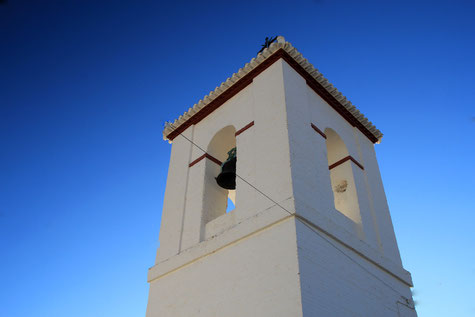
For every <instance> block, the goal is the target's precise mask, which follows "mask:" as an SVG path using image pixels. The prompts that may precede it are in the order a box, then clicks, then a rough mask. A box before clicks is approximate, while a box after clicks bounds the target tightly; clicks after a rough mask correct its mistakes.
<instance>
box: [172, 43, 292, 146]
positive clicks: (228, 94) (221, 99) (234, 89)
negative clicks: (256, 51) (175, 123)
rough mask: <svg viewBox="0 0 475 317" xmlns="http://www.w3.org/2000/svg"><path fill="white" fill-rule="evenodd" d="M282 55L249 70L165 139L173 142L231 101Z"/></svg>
mask: <svg viewBox="0 0 475 317" xmlns="http://www.w3.org/2000/svg"><path fill="white" fill-rule="evenodd" d="M283 54H287V53H285V51H284V50H282V49H280V50H278V51H277V52H275V53H274V54H272V55H271V56H269V57H268V58H267V59H266V60H265V61H263V62H262V63H261V64H259V65H258V66H257V67H256V68H254V69H253V70H251V71H250V72H249V73H247V74H246V75H245V76H244V77H242V78H241V79H239V80H238V81H237V82H236V83H234V85H232V86H231V87H230V88H229V89H228V90H226V91H225V92H223V93H222V94H221V95H220V96H218V97H217V98H216V99H214V100H213V101H211V102H210V103H209V104H208V105H207V106H206V107H203V108H202V109H201V110H200V111H198V112H197V113H196V114H195V115H194V116H193V117H191V118H190V119H188V120H187V121H186V122H184V123H183V124H182V125H180V126H179V127H178V128H176V129H175V130H173V131H172V132H170V134H168V135H167V138H168V139H169V140H173V139H174V138H176V137H177V136H178V135H180V134H181V133H182V132H183V131H185V130H186V129H187V128H188V127H189V126H191V125H193V124H197V123H198V122H200V121H201V120H203V119H204V118H205V117H206V116H207V115H209V114H210V113H211V112H213V111H214V110H216V109H217V108H218V107H220V106H221V105H222V104H224V103H225V102H226V101H228V100H229V99H231V98H232V97H233V96H234V95H236V94H237V93H238V92H240V91H241V90H243V89H244V88H246V87H247V86H248V85H249V84H250V83H252V80H253V79H254V77H256V76H257V75H259V74H260V73H262V72H263V71H264V70H266V69H267V68H268V67H269V66H271V65H272V64H274V62H276V61H278V60H279V59H280V58H281V57H282V55H283Z"/></svg>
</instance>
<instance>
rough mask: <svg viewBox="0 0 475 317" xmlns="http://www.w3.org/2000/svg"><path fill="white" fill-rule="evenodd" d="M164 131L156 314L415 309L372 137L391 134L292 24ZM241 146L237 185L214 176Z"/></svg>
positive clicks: (234, 316) (154, 276)
mask: <svg viewBox="0 0 475 317" xmlns="http://www.w3.org/2000/svg"><path fill="white" fill-rule="evenodd" d="M163 135H164V138H165V139H166V140H168V141H170V142H172V150H171V157H170V166H169V170H168V179H167V186H166V191H165V199H164V205H163V212H162V222H161V229H160V247H159V249H158V252H157V257H156V263H155V265H154V266H153V267H151V268H150V269H149V272H148V282H149V283H150V293H149V299H148V305H147V317H168V316H177V317H191V316H193V317H198V316H203V317H211V316H213V317H242V316H259V317H267V316H268V317H291V316H292V317H299V316H303V317H313V316H325V317H331V316H335V317H337V316H338V317H342V316H362V317H368V316H375V317H376V316H377V317H380V316H393V317H402V316H404V317H406V316H407V317H409V316H416V312H415V309H414V303H413V300H412V295H411V290H410V287H412V280H411V275H410V273H409V272H407V271H406V270H404V268H403V267H402V263H401V258H400V255H399V250H398V246H397V242H396V238H395V235H394V230H393V225H392V222H391V217H390V214H389V209H388V205H387V202H386V197H385V193H384V189H383V184H382V181H381V176H380V172H379V168H378V163H377V160H376V155H375V151H374V143H379V141H380V140H381V137H382V134H381V132H380V131H379V130H378V129H376V128H375V126H374V125H373V124H372V123H371V122H369V121H368V120H367V119H366V118H365V117H364V116H363V115H362V114H361V113H360V112H359V111H358V110H357V109H356V108H355V107H354V106H353V105H352V104H351V102H350V101H348V100H347V99H346V98H345V97H344V96H343V95H342V94H341V93H340V92H339V91H338V90H337V89H336V88H335V87H334V86H333V85H332V84H330V83H329V82H328V80H327V79H325V78H324V77H323V75H322V74H321V73H320V72H319V71H318V70H317V69H315V68H314V67H313V66H312V65H311V64H310V63H309V62H308V61H307V60H306V59H305V58H303V57H302V55H301V54H300V53H299V52H298V51H297V50H296V49H295V48H294V47H293V46H292V45H291V44H290V43H289V42H286V41H285V40H284V38H283V37H278V38H277V41H276V42H274V43H272V44H271V45H270V46H269V47H268V48H266V49H264V50H263V51H262V52H260V53H259V54H258V55H257V57H256V58H253V59H252V60H251V61H250V62H249V63H248V64H246V65H245V66H244V67H243V68H241V69H240V70H239V71H238V72H237V73H235V74H233V75H232V76H231V77H230V78H228V79H227V80H226V81H225V82H223V83H222V84H221V85H220V86H219V87H217V88H216V89H215V90H214V91H212V92H210V94H209V95H207V96H205V97H204V98H203V99H202V100H200V101H199V102H198V103H197V104H195V105H194V106H193V107H192V108H190V109H189V110H188V111H187V112H186V113H184V114H183V115H182V116H180V117H179V118H178V119H177V120H175V121H174V122H173V123H167V124H166V126H165V129H164V132H163ZM232 149H235V155H236V158H237V159H236V160H235V163H236V165H235V171H236V176H235V189H232V188H231V187H230V189H226V188H223V187H222V186H220V185H219V184H218V183H217V181H216V177H217V176H218V175H220V173H221V172H222V165H223V163H224V162H230V160H228V158H231V157H232V155H233V151H231V150H232ZM230 151H231V153H229V154H230V155H228V152H230ZM233 181H234V179H233ZM230 201H232V202H233V203H232V204H231V202H230ZM231 205H234V206H235V208H234V209H233V210H230V209H231V208H230V207H231Z"/></svg>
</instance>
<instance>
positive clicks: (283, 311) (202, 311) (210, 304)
mask: <svg viewBox="0 0 475 317" xmlns="http://www.w3.org/2000/svg"><path fill="white" fill-rule="evenodd" d="M300 299H301V296H300V287H299V275H298V263H297V244H296V233H295V225H294V219H293V218H287V219H286V220H284V221H282V222H279V223H277V224H275V225H273V226H271V227H269V228H266V229H264V230H262V231H259V232H257V233H255V234H253V235H251V236H248V237H246V238H243V239H241V240H239V241H237V242H235V243H233V244H231V245H229V246H227V247H225V248H223V249H220V250H219V252H215V253H212V254H210V255H208V256H205V257H203V258H199V259H197V260H196V261H193V262H191V263H189V264H188V265H186V266H184V267H182V268H180V269H179V270H178V271H174V272H173V271H172V272H170V273H169V274H167V275H164V276H162V277H160V278H158V279H156V280H153V281H152V282H151V283H150V295H149V302H148V306H147V317H163V316H177V317H180V316H183V317H187V316H197V317H198V316H206V317H211V316H213V317H214V316H215V317H221V316H226V317H233V316H235V317H242V316H262V317H266V316H268V317H279V316H282V317H288V316H295V317H298V316H302V310H301V302H300Z"/></svg>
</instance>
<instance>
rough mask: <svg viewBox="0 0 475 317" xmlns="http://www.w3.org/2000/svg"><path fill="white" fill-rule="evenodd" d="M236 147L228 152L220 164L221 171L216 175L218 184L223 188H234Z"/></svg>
mask: <svg viewBox="0 0 475 317" xmlns="http://www.w3.org/2000/svg"><path fill="white" fill-rule="evenodd" d="M236 160H237V159H236V148H233V149H231V150H230V151H229V152H228V159H227V160H226V161H225V162H224V163H223V164H221V173H219V175H218V177H216V182H217V183H218V185H219V186H221V187H222V188H225V189H236Z"/></svg>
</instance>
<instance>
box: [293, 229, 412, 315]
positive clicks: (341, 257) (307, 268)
mask: <svg viewBox="0 0 475 317" xmlns="http://www.w3.org/2000/svg"><path fill="white" fill-rule="evenodd" d="M296 228H297V229H296V232H297V245H298V261H299V273H300V283H301V284H300V287H301V289H300V292H301V295H302V311H303V316H305V317H307V316H308V317H310V316H326V317H330V316H335V317H336V316H361V317H367V316H378V317H381V316H388V317H416V316H417V314H416V311H415V310H414V303H413V302H412V294H411V290H410V288H409V286H408V285H407V284H405V283H404V282H403V281H401V280H399V279H398V278H396V277H395V276H393V275H392V274H390V273H389V272H387V271H385V270H383V269H382V268H381V267H378V266H377V265H375V264H373V263H371V262H370V261H369V260H368V259H365V258H364V257H363V256H361V255H360V254H358V253H357V252H355V251H354V250H351V249H349V248H348V247H346V246H344V245H343V244H341V243H339V242H338V241H336V240H334V239H332V238H331V237H329V236H327V235H325V234H324V233H323V232H321V231H318V229H316V228H313V227H312V226H311V225H308V223H307V225H304V224H303V222H302V221H301V220H297V221H296Z"/></svg>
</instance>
